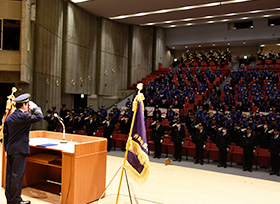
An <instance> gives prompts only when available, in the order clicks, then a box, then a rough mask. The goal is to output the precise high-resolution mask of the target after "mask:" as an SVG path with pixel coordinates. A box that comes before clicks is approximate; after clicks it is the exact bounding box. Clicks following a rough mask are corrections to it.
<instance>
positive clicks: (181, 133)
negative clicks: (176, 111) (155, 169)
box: [171, 118, 185, 162]
mask: <svg viewBox="0 0 280 204" xmlns="http://www.w3.org/2000/svg"><path fill="white" fill-rule="evenodd" d="M171 137H172V142H174V149H175V155H174V161H177V160H178V161H179V162H180V161H181V159H182V144H183V142H184V140H185V126H184V125H182V124H181V119H180V118H177V123H175V124H173V125H172V126H171Z"/></svg>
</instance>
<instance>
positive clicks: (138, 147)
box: [125, 100, 150, 184]
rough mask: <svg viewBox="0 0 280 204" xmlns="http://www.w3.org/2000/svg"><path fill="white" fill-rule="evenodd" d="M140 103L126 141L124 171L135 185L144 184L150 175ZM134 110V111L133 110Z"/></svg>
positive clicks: (137, 104)
mask: <svg viewBox="0 0 280 204" xmlns="http://www.w3.org/2000/svg"><path fill="white" fill-rule="evenodd" d="M142 103H143V102H142V101H141V100H140V101H137V103H136V104H135V105H136V106H137V108H136V113H134V114H135V115H134V121H132V127H131V128H132V131H131V135H130V136H129V138H128V141H127V151H128V153H127V162H126V164H125V166H126V169H127V170H128V173H129V175H130V177H131V178H133V179H134V180H135V181H136V182H137V183H139V184H143V183H145V182H146V180H147V178H148V176H149V173H150V170H149V169H150V162H149V156H148V145H147V137H146V128H145V122H144V116H143V109H144V108H143V105H142ZM134 110H135V109H134Z"/></svg>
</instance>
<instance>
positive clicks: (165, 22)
mask: <svg viewBox="0 0 280 204" xmlns="http://www.w3.org/2000/svg"><path fill="white" fill-rule="evenodd" d="M163 23H173V21H164V22H163Z"/></svg>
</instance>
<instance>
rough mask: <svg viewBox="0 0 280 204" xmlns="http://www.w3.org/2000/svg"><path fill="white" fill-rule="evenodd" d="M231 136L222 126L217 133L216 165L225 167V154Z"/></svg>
mask: <svg viewBox="0 0 280 204" xmlns="http://www.w3.org/2000/svg"><path fill="white" fill-rule="evenodd" d="M230 142H231V136H230V133H229V132H228V131H227V127H226V126H224V127H223V128H222V130H221V131H219V132H218V134H217V147H218V148H219V164H218V167H222V166H223V167H224V168H227V154H228V148H229V146H230Z"/></svg>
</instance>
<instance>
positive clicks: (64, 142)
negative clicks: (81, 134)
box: [53, 113, 67, 144]
mask: <svg viewBox="0 0 280 204" xmlns="http://www.w3.org/2000/svg"><path fill="white" fill-rule="evenodd" d="M53 116H54V117H56V118H58V120H59V122H60V123H61V125H62V127H63V133H62V136H63V139H62V140H61V141H60V143H62V144H66V143H67V141H66V139H65V125H64V123H63V122H62V121H63V118H62V117H60V116H59V115H58V114H57V113H55V114H53Z"/></svg>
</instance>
